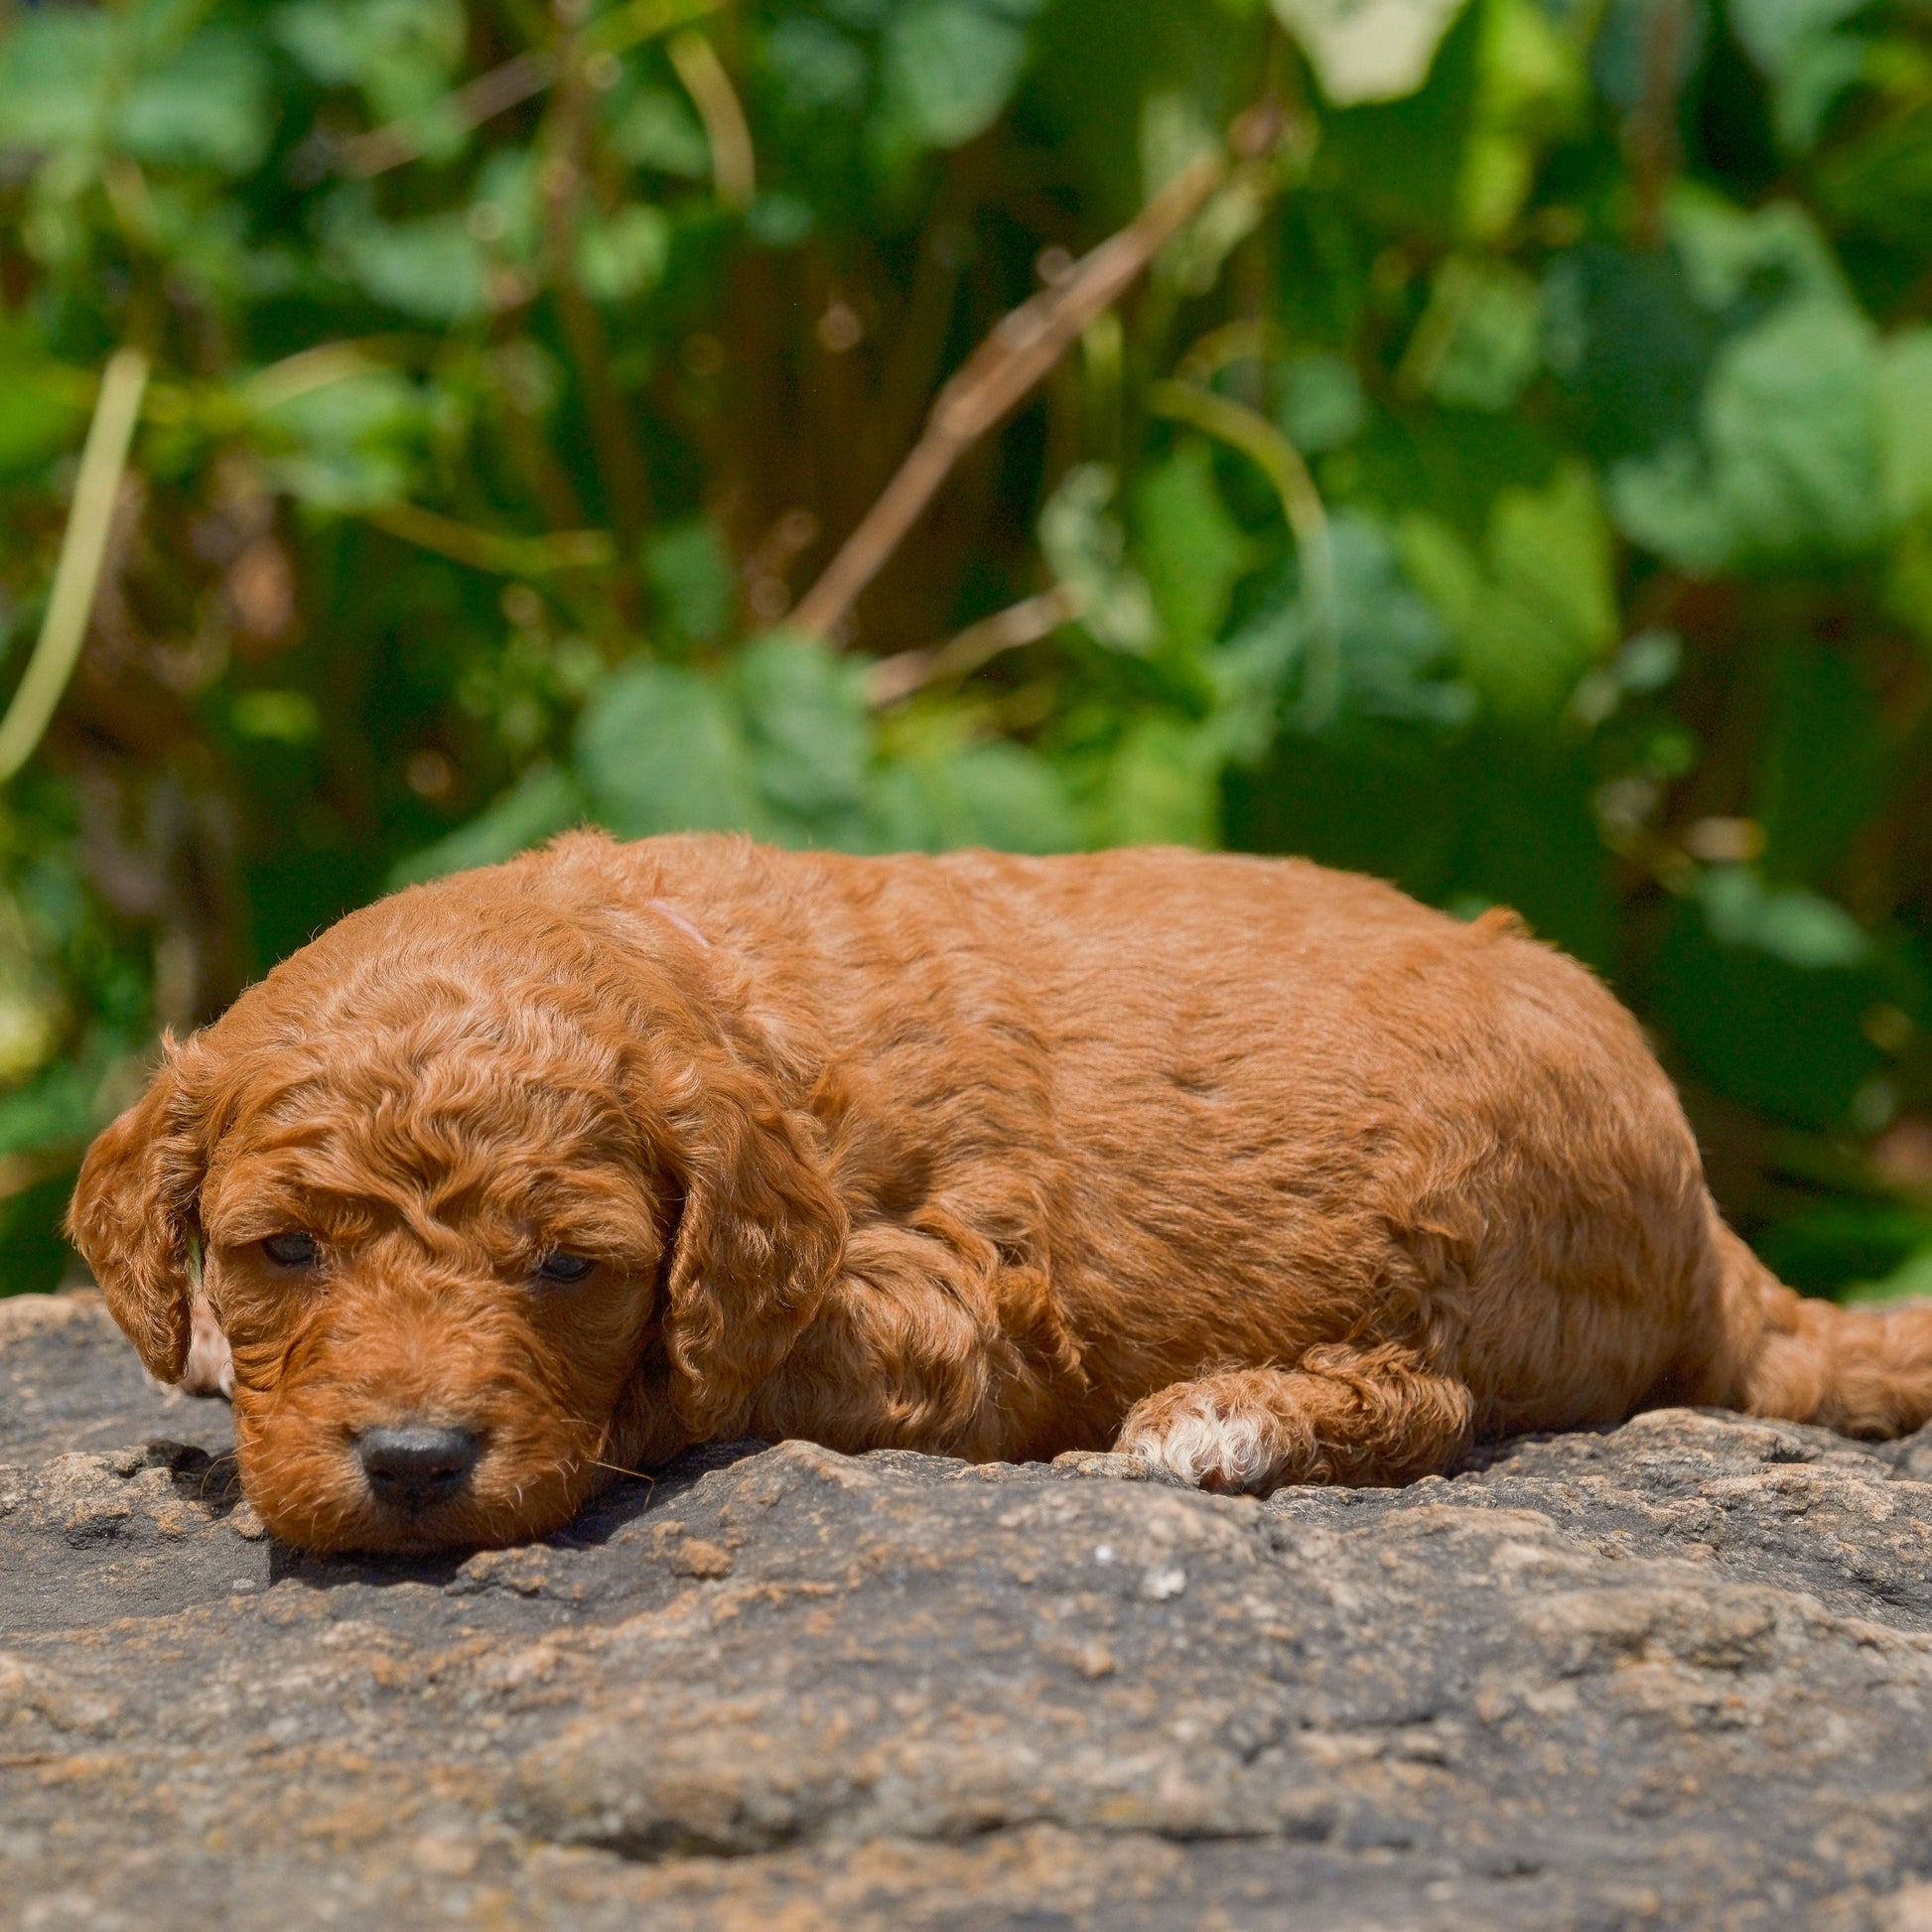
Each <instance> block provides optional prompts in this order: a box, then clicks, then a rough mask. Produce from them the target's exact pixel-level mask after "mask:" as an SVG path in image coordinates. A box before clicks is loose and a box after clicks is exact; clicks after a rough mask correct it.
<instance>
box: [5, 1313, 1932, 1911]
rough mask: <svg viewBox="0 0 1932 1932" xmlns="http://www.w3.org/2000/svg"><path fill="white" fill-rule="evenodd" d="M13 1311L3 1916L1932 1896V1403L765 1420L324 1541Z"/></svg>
mask: <svg viewBox="0 0 1932 1932" xmlns="http://www.w3.org/2000/svg"><path fill="white" fill-rule="evenodd" d="M228 1442H229V1432H228V1426H227V1415H226V1412H225V1410H224V1409H223V1408H222V1407H221V1406H220V1405H219V1404H207V1403H195V1402H187V1401H183V1400H181V1399H179V1398H174V1397H170V1396H166V1395H162V1394H158V1393H156V1392H155V1391H153V1390H152V1389H150V1388H149V1387H148V1386H147V1384H146V1383H145V1382H144V1381H143V1379H142V1377H141V1374H140V1372H139V1369H138V1367H137V1366H136V1364H135V1362H134V1359H133V1356H132V1354H131V1353H130V1352H129V1350H128V1349H127V1347H126V1345H125V1344H124V1343H123V1342H122V1341H121V1340H120V1338H119V1337H118V1335H116V1333H115V1332H114V1330H113V1328H112V1325H111V1324H110V1323H109V1322H108V1320H107V1318H106V1316H105V1314H104V1313H103V1312H102V1311H101V1309H100V1306H99V1304H98V1302H97V1301H96V1300H94V1299H93V1298H91V1297H87V1296H75V1297H68V1298H61V1299H59V1300H45V1301H32V1302H30V1301H17V1302H12V1303H0V1461H4V1462H5V1463H6V1464H8V1465H9V1466H7V1467H5V1468H0V1923H4V1924H5V1925H7V1926H9V1927H12V1926H19V1927H33V1928H54V1927H63V1928H65V1927H98V1928H107V1927H128V1928H140V1929H141V1932H148V1928H157V1929H160V1932H171V1929H172V1928H177V1927H179V1928H182V1932H190V1929H191V1928H192V1932H211V1929H212V1928H227V1927H234V1928H244V1927H245V1928H257V1927H260V1928H268V1927H275V1928H283V1927H292V1926H304V1925H309V1924H319V1925H320V1924H328V1925H338V1926H357V1927H361V1926H367V1927H382V1928H392V1927H419V1926H429V1925H440V1924H467V1923H476V1924H480V1925H487V1926H492V1927H520V1926H557V1927H585V1928H606V1927H609V1928H613V1929H614V1932H615V1928H619V1927H622V1928H632V1927H644V1926H647V1927H649V1928H651V1932H686V1929H687V1928H689V1929H690V1932H697V1928H738V1927H746V1928H757V1932H820V1929H821V1928H823V1929H824V1932H832V1928H837V1929H838V1932H866V1929H869V1928H878V1932H900V1929H901V1928H932V1929H933V1932H937V1929H938V1928H947V1932H954V1929H955V1928H956V1929H957V1932H966V1929H967V1928H982V1927H986V1928H990V1927H1009V1926H1010V1927H1027V1928H1037V1929H1039V1932H1045V1929H1046V1928H1075V1927H1080V1928H1086V1927H1091V1928H1095V1932H1117V1929H1119V1928H1143V1927H1145V1928H1157V1927H1159V1928H1167V1927H1173V1928H1181V1927H1188V1928H1196V1927H1197V1928H1202V1932H1206V1928H1215V1929H1216V1932H1235V1929H1236V1928H1250V1927H1252V1928H1290V1927H1293V1928H1297V1932H1300V1928H1327V1927H1344V1926H1346V1927H1360V1928H1369V1927H1388V1928H1395V1927H1443V1928H1450V1927H1453V1928H1458V1929H1459V1928H1467V1927H1472V1926H1476V1927H1483V1928H1516V1927H1521V1928H1525V1929H1526V1932H1527V1928H1537V1929H1538V1932H1544V1929H1546V1928H1577V1929H1578V1932H1583V1928H1591V1932H1594V1929H1595V1928H1614V1927H1649V1926H1655V1927H1660V1928H1676V1927H1684V1926H1707V1925H1709V1926H1736V1927H1752V1928H1757V1927H1770V1926H1786V1925H1789V1926H1801V1925H1802V1926H1808V1927H1810V1926H1817V1927H1824V1928H1828V1932H1854V1928H1874V1929H1882V1932H1932V1832H1929V1831H1928V1826H1932V1578H1929V1577H1928V1569H1929V1568H1932V1436H1928V1438H1925V1439H1914V1440H1913V1441H1911V1442H1907V1443H1903V1444H1892V1445H1885V1446H1882V1447H1877V1448H1860V1447H1856V1446H1854V1445H1851V1444H1848V1443H1845V1442H1842V1441H1840V1440H1838V1439H1837V1438H1834V1437H1831V1436H1828V1435H1825V1434H1823V1433H1821V1432H1819V1431H1816V1430H1809V1429H1799V1428H1792V1427H1788V1426H1785V1425H1767V1424H1762V1423H1750V1422H1743V1421H1739V1420H1735V1419H1727V1418H1722V1417H1716V1416H1711V1415H1705V1414H1693V1413H1689V1412H1686V1411H1681V1410H1676V1411H1664V1412H1659V1413H1657V1414H1654V1415H1650V1416H1645V1417H1642V1418H1639V1419H1638V1420H1637V1421H1636V1422H1633V1423H1631V1424H1629V1425H1628V1426H1626V1427H1625V1428H1622V1429H1619V1430H1616V1431H1614V1432H1612V1433H1610V1434H1607V1435H1582V1436H1572V1437H1564V1438H1559V1439H1554V1440H1536V1441H1526V1442H1522V1443H1517V1444H1511V1445H1507V1446H1504V1447H1503V1448H1500V1449H1488V1450H1485V1451H1483V1452H1481V1453H1480V1454H1478V1455H1477V1456H1475V1457H1473V1458H1471V1460H1470V1462H1469V1464H1468V1465H1467V1466H1466V1467H1465V1468H1463V1469H1462V1470H1461V1471H1459V1472H1458V1473H1457V1474H1455V1475H1454V1476H1452V1477H1451V1478H1449V1480H1441V1479H1432V1480H1430V1481H1427V1482H1422V1483H1418V1484H1417V1485H1415V1486H1414V1487H1413V1488H1409V1489H1404V1490H1372V1491H1352V1492H1351V1491H1346V1490H1300V1491H1293V1492H1289V1493H1285V1494H1283V1495H1280V1496H1277V1497H1275V1498H1273V1499H1271V1500H1270V1501H1268V1502H1266V1503H1257V1502H1254V1501H1250V1500H1229V1499H1224V1498H1216V1497H1207V1496H1200V1495H1196V1494H1193V1493H1191V1492H1189V1491H1186V1490H1182V1489H1178V1488H1175V1487H1172V1486H1169V1485H1167V1484H1164V1483H1157V1482H1150V1481H1146V1480H1138V1479H1134V1477H1133V1474H1132V1471H1131V1469H1130V1468H1129V1466H1128V1465H1126V1464H1124V1463H1123V1462H1121V1461H1120V1460H1119V1459H1118V1458H1115V1457H1111V1456H1098V1455H1089V1456H1077V1457H1063V1458H1062V1459H1061V1461H1060V1462H1059V1463H1056V1464H1054V1465H1052V1466H1050V1467H1037V1466H1027V1467H1011V1466H996V1467H991V1468H975V1467H971V1466H968V1465H966V1464H964V1463H957V1462H949V1461H945V1460H941V1459H937V1458H934V1457H928V1456H916V1455H908V1454H900V1453H889V1454H880V1455H870V1456H863V1457H859V1458H857V1459H853V1458H848V1457H845V1456H839V1455H834V1454H831V1453H829V1452H827V1451H826V1450H823V1449H816V1448H812V1447H809V1446H807V1445H804V1444H795V1443H794V1444H784V1445H781V1446H779V1447H778V1448H775V1449H760V1448H759V1447H758V1446H756V1445H750V1444H741V1445H736V1446H732V1447H728V1448H718V1449H708V1450H706V1451H704V1452H703V1453H700V1454H695V1455H693V1456H691V1457H689V1458H687V1459H686V1460H685V1461H684V1462H683V1463H682V1464H680V1465H679V1466H678V1467H677V1468H675V1469H673V1470H672V1471H670V1472H668V1473H667V1474H666V1475H665V1476H664V1477H663V1478H662V1479H661V1480H660V1481H659V1482H658V1483H657V1484H656V1485H655V1486H654V1487H647V1486H646V1485H644V1484H642V1483H632V1484H628V1485H626V1486H625V1487H624V1488H622V1489H621V1490H620V1491H618V1492H617V1493H616V1494H614V1495H612V1496H611V1497H609V1498H608V1499H607V1500H606V1501H605V1502H604V1503H603V1504H601V1505H600V1506H598V1507H597V1508H596V1509H595V1510H593V1511H592V1512H591V1513H589V1514H588V1515H586V1516H585V1517H584V1518H582V1519H581V1520H580V1521H579V1522H578V1523H576V1524H575V1525H574V1526H573V1527H572V1528H571V1529H570V1530H569V1531H567V1532H566V1533H564V1534H562V1535H560V1536H558V1537H556V1538H554V1539H552V1540H551V1541H549V1542H547V1543H544V1544H540V1545H536V1546H533V1547H530V1548H526V1549H522V1550H513V1551H508V1552H500V1553H493V1554H487V1555H481V1556H473V1557H470V1558H469V1559H467V1560H462V1559H456V1560H451V1561H446V1562H439V1563H414V1564H400V1563H385V1564H375V1563H345V1562H327V1563H325V1562H320V1561H316V1560H314V1559H309V1558H304V1557H301V1556H299V1555H297V1554H295V1553H293V1552H291V1551H289V1550H286V1549H283V1548H281V1547H279V1546H278V1545H276V1544H275V1543H274V1542H272V1541H271V1540H269V1539H268V1538H266V1537H265V1536H264V1535H263V1533H262V1530H261V1526H260V1525H259V1523H258V1522H256V1521H255V1519H254V1517H253V1514H252V1512H251V1511H250V1510H249V1509H248V1508H247V1506H246V1505H245V1504H243V1503H239V1502H238V1501H237V1499H236V1497H235V1495H234V1493H233V1490H232V1484H231V1481H230V1480H229V1474H228V1471H229V1464H228V1463H227V1462H225V1461H224V1460H223V1459H222V1451H224V1450H225V1449H226V1448H227V1446H228Z"/></svg>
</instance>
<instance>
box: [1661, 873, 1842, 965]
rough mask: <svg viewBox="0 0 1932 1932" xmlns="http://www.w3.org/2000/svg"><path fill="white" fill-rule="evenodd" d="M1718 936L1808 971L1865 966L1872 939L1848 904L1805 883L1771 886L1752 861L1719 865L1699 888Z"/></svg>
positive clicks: (1723, 941)
mask: <svg viewBox="0 0 1932 1932" xmlns="http://www.w3.org/2000/svg"><path fill="white" fill-rule="evenodd" d="M1699 897H1700V898H1701V899H1702V901H1703V904H1704V915H1705V918H1706V919H1707V920H1708V921H1709V922H1710V926H1711V933H1712V936H1713V937H1714V938H1715V939H1717V940H1718V941H1719V942H1720V943H1721V944H1724V945H1726V946H1749V947H1751V948H1752V949H1754V950H1755V951H1757V952H1761V953H1766V954H1768V955H1769V956H1770V957H1771V958H1773V959H1779V960H1782V961H1783V962H1784V963H1785V964H1786V965H1787V966H1797V967H1801V968H1803V969H1804V970H1805V971H1806V972H1814V973H1815V972H1820V971H1823V970H1825V969H1827V968H1831V967H1839V968H1845V967H1854V966H1862V965H1863V964H1864V963H1865V962H1866V960H1868V959H1869V958H1870V957H1871V941H1870V940H1869V939H1868V938H1867V937H1866V936H1865V933H1864V930H1863V927H1862V926H1861V925H1860V924H1859V922H1858V921H1857V920H1856V919H1855V918H1853V916H1852V915H1851V913H1849V912H1847V911H1846V910H1845V909H1844V908H1843V907H1842V906H1838V905H1834V904H1833V903H1832V902H1831V900H1830V899H1828V898H1821V897H1819V896H1818V895H1817V894H1816V893H1812V892H1807V891H1805V890H1804V888H1802V887H1799V886H1778V887H1772V886H1766V885H1765V883H1764V882H1763V880H1761V879H1760V878H1759V877H1758V876H1757V874H1756V873H1755V872H1753V871H1752V870H1751V869H1750V868H1749V867H1748V866H1713V867H1712V868H1711V869H1710V870H1709V871H1707V872H1706V873H1705V875H1704V878H1703V880H1702V882H1701V884H1700V887H1699Z"/></svg>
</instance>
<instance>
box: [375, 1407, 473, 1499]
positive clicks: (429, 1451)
mask: <svg viewBox="0 0 1932 1932" xmlns="http://www.w3.org/2000/svg"><path fill="white" fill-rule="evenodd" d="M482 1448H483V1445H482V1444H481V1443H480V1442H479V1441H478V1440H477V1435H476V1432H475V1431H474V1430H470V1429H442V1428H433V1427H430V1426H427V1425H413V1426H411V1427H410V1428H408V1429H365V1430H363V1432H362V1433H361V1435H359V1436H358V1437H356V1439H355V1453H356V1454H357V1456H359V1457H360V1458H361V1463H362V1468H363V1472H364V1473H365V1474H366V1475H367V1476H368V1479H369V1487H370V1489H372V1490H373V1491H374V1492H375V1498H376V1500H377V1501H378V1502H383V1503H390V1504H393V1505H395V1506H397V1507H399V1508H403V1509H421V1508H422V1507H423V1506H424V1505H425V1504H426V1503H440V1502H442V1501H444V1500H445V1499H446V1498H448V1497H450V1496H453V1495H454V1494H455V1493H456V1492H457V1490H458V1489H459V1488H461V1487H462V1485H463V1482H464V1479H465V1478H466V1477H467V1476H468V1475H469V1473H470V1471H471V1470H472V1469H474V1468H475V1467H476V1466H477V1456H478V1453H479V1452H480V1450H481V1449H482Z"/></svg>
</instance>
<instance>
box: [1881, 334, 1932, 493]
mask: <svg viewBox="0 0 1932 1932" xmlns="http://www.w3.org/2000/svg"><path fill="white" fill-rule="evenodd" d="M1878 428H1879V436H1880V440H1881V446H1882V447H1881V449H1880V453H1879V462H1880V464H1881V466H1882V470H1883V475H1884V499H1885V509H1886V512H1887V514H1888V515H1889V516H1890V517H1891V518H1892V519H1893V520H1894V521H1895V522H1898V523H1903V522H1905V521H1907V520H1908V519H1909V518H1911V517H1914V516H1917V515H1918V514H1919V513H1920V512H1921V511H1923V510H1926V509H1932V329H1928V328H1927V327H1925V326H1924V325H1923V324H1920V325H1918V326H1917V327H1915V328H1911V329H1904V330H1901V331H1900V332H1899V333H1898V334H1897V335H1896V336H1893V337H1891V338H1890V339H1888V340H1887V341H1886V342H1885V344H1884V345H1882V347H1881V348H1880V350H1879V358H1878Z"/></svg>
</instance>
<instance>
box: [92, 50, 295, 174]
mask: <svg viewBox="0 0 1932 1932" xmlns="http://www.w3.org/2000/svg"><path fill="white" fill-rule="evenodd" d="M117 131H118V133H119V136H120V140H121V143H122V145H123V146H125V148H126V149H127V151H128V153H129V154H131V155H133V156H134V157H135V158H136V159H137V160H141V161H146V162H150V163H160V164H168V163H174V164H177V165H184V166H192V165H196V164H206V165H207V166H208V167H211V168H215V169H218V170H219V171H220V172H221V173H222V174H225V175H244V174H246V173H248V171H249V170H250V169H252V168H254V167H255V166H256V165H257V164H258V163H259V162H260V160H261V158H262V156H263V154H264V153H265V152H266V150H267V147H268V137H269V131H270V120H269V98H268V67H267V63H266V62H265V61H264V60H263V59H262V57H261V54H260V52H259V51H258V50H257V48H256V47H255V45H254V44H253V43H252V42H251V41H248V40H244V39H243V38H242V37H241V36H240V35H239V34H233V33H226V32H209V33H206V34H202V35H199V36H198V37H197V38H196V39H194V40H192V41H190V42H189V44H188V45H187V46H186V47H185V48H183V49H182V50H181V52H180V53H179V54H178V55H176V56H175V57H174V59H173V60H172V61H170V62H169V63H168V64H167V66H166V67H163V68H160V69H155V70H152V71H149V72H146V73H143V74H141V75H140V76H139V77H138V78H137V79H136V80H135V82H134V84H133V86H132V87H130V88H129V89H128V93H127V97H126V99H125V100H124V101H123V102H122V103H121V109H120V114H119V116H118V121H117Z"/></svg>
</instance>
